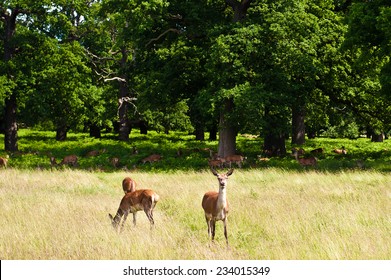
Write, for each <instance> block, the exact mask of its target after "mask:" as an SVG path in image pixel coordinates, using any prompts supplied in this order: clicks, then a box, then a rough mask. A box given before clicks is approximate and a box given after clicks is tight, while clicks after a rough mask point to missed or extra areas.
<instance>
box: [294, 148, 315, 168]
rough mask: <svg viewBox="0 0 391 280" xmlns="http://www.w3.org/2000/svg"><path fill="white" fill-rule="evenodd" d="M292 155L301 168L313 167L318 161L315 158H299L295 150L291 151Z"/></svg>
mask: <svg viewBox="0 0 391 280" xmlns="http://www.w3.org/2000/svg"><path fill="white" fill-rule="evenodd" d="M292 155H293V156H294V157H295V159H296V160H297V162H298V163H299V164H300V165H301V166H304V167H305V166H315V165H316V164H317V161H318V159H317V158H316V157H308V158H299V152H298V150H297V149H292Z"/></svg>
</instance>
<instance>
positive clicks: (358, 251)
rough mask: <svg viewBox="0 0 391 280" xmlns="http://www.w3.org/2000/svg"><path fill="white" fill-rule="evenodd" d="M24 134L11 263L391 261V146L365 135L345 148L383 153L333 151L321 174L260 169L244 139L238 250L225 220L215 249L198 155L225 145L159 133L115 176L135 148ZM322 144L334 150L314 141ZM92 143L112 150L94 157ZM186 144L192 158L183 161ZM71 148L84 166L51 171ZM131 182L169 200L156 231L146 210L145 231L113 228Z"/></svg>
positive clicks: (8, 210) (237, 198)
mask: <svg viewBox="0 0 391 280" xmlns="http://www.w3.org/2000/svg"><path fill="white" fill-rule="evenodd" d="M23 133H26V135H24V136H23V134H22V137H21V141H20V148H21V152H20V153H18V154H13V155H10V158H9V163H10V164H9V166H8V168H7V169H0V212H1V219H0V228H1V235H0V259H49V260H52V259H64V260H74V259H94V260H107V259H116V260H119V259H174V260H176V259H190V260H194V259H197V260H198V259H201V260H204V259H218V260H220V259H272V260H275V259H276V260H281V259H283V260H285V259H288V260H289V259H295V260H308V259H322V260H329V259H332V260H357V259H365V260H368V259H371V260H372V259H390V258H391V235H390V234H389V233H390V232H391V183H390V180H389V177H390V174H389V172H388V169H387V168H389V167H388V165H389V161H388V158H387V157H388V156H389V155H388V150H387V149H388V148H387V146H385V145H389V143H388V142H385V143H381V145H378V147H377V148H376V145H377V144H376V143H374V144H373V145H374V146H375V148H374V146H372V145H370V143H367V142H365V143H366V144H364V140H359V141H358V142H355V143H354V144H351V145H349V146H348V145H346V144H345V146H347V148H348V149H349V150H350V151H352V149H353V147H354V146H353V145H356V146H357V147H358V146H359V145H363V146H364V145H366V146H367V147H371V148H368V149H370V152H368V153H364V152H361V153H360V154H359V156H356V155H355V154H354V153H350V155H349V157H345V158H338V156H334V155H332V154H331V153H329V154H325V155H324V156H323V158H322V159H320V161H319V166H318V167H316V168H308V169H304V168H302V167H300V166H298V164H297V162H295V160H294V159H292V158H290V157H287V158H284V159H273V160H270V161H268V162H256V158H255V157H256V150H255V147H257V146H259V142H257V141H256V140H247V139H240V141H239V147H240V148H241V149H243V150H248V151H249V154H250V155H251V153H253V154H254V155H255V157H254V158H253V159H251V158H250V159H249V161H250V163H247V167H245V168H243V169H238V168H237V169H235V171H234V173H233V175H232V176H231V177H230V179H229V181H228V190H227V192H228V199H229V201H230V206H231V210H230V215H229V219H228V238H229V242H230V247H229V248H228V249H227V248H226V246H225V240H224V235H223V226H222V223H221V222H218V223H217V227H216V241H215V243H213V244H212V243H211V242H210V240H209V239H208V235H207V225H206V222H205V218H204V213H203V210H202V208H201V199H202V196H203V194H204V192H206V191H208V190H217V189H218V182H217V180H216V177H215V176H213V175H212V173H211V172H210V171H209V170H208V168H207V164H206V162H207V161H205V160H204V158H205V156H204V155H202V156H199V157H196V156H195V155H193V153H194V154H196V153H195V152H193V151H199V150H202V149H201V148H202V147H201V145H205V146H206V145H209V146H210V147H214V146H213V145H215V143H211V142H207V141H206V142H202V143H198V144H197V145H199V147H198V146H197V147H194V146H192V145H190V144H189V143H192V142H191V140H188V141H187V142H186V141H179V140H178V141H176V140H175V139H173V138H176V137H178V136H177V135H171V136H170V137H172V138H171V139H168V138H165V137H164V136H163V137H161V138H162V139H160V140H159V141H160V142H159V143H158V144H156V143H154V141H155V140H156V139H154V138H153V137H151V138H150V139H148V141H145V143H144V145H145V146H142V142H141V140H140V139H139V140H140V143H138V148H139V150H140V154H138V155H131V154H129V155H127V157H128V159H127V160H129V162H131V163H127V162H126V161H125V160H124V158H125V159H126V157H125V156H123V157H122V158H121V159H122V162H123V166H122V167H121V168H117V169H113V168H111V167H110V165H109V164H106V162H107V158H108V157H110V156H112V155H113V154H115V153H118V155H123V154H125V153H124V152H122V154H121V153H120V150H121V147H122V149H128V150H129V151H130V150H131V147H132V146H133V145H134V143H127V144H124V143H117V142H115V141H114V140H112V139H102V140H100V142H99V141H98V140H91V139H88V138H87V137H84V136H83V135H81V136H80V135H75V136H74V139H72V138H71V139H70V140H69V141H66V142H62V143H50V141H51V140H49V139H46V140H42V138H44V136H43V135H41V134H39V133H40V132H39V133H38V132H37V133H36V132H34V133H36V134H34V133H33V135H28V134H29V133H30V132H28V131H24V132H23ZM37 134H39V135H38V136H37ZM139 137H140V138H141V137H146V136H139ZM106 141H107V143H106ZM325 141H326V140H325ZM327 141H332V140H329V139H327ZM76 143H77V145H75V144H76ZM91 143H94V144H91ZM109 143H112V146H110V145H109ZM361 143H362V144H361ZM312 144H314V145H320V144H323V145H324V143H311V142H309V144H308V145H312ZM92 145H93V148H94V149H95V148H97V147H105V148H106V149H107V152H106V153H111V154H109V155H101V157H102V158H99V157H98V158H93V159H90V158H87V157H83V153H84V152H86V151H87V150H88V149H90V148H92ZM126 145H127V146H126ZM148 145H150V147H149V148H148ZM159 145H160V146H159ZM180 145H182V147H183V149H185V148H186V149H189V150H190V149H191V151H192V152H191V153H190V154H188V155H186V156H184V158H176V157H175V150H176V149H177V148H178V146H180ZM185 145H188V146H185ZM334 145H335V144H334ZM169 147H172V149H171V150H169ZM357 147H356V149H357V153H358V151H359V148H357ZM147 148H148V149H147ZM244 148H247V149H244ZM72 149H73V150H72ZM144 149H145V150H144ZM123 151H124V150H123ZM148 151H149V152H153V151H156V152H157V151H162V152H164V153H165V157H164V158H163V160H162V162H159V163H156V164H152V165H150V164H145V165H142V164H139V163H138V162H139V159H138V158H141V157H142V156H143V153H147V152H148ZM70 152H78V153H79V155H80V158H81V159H80V165H79V166H78V167H75V168H69V167H59V168H54V169H51V168H50V164H49V161H48V153H50V154H54V155H56V156H59V157H61V155H62V154H67V153H70ZM170 154H172V155H173V156H172V157H171V158H170V157H169V155H170ZM136 157H137V158H136ZM186 157H191V158H192V159H193V162H194V165H190V163H189V162H191V160H190V159H189V158H186ZM206 157H207V155H206ZM361 157H365V160H366V162H368V163H367V164H366V166H365V167H360V168H357V166H355V165H354V162H355V161H356V160H357V158H361ZM133 158H136V159H134V162H132V159H133ZM175 159H176V160H177V161H182V164H179V163H177V162H176V161H175ZM93 160H95V161H97V162H95V163H93V162H92V161H93ZM164 160H166V163H164ZM273 161H274V162H273ZM251 162H252V163H251ZM341 162H342V163H341ZM387 164H388V165H387ZM98 165H101V166H99V167H97V166H98ZM134 165H136V166H134ZM179 165H181V166H180V167H177V166H179ZM249 165H251V166H249ZM280 165H281V166H280ZM93 166H96V167H95V168H92V167H93ZM198 166H202V168H201V167H200V168H199V167H198ZM125 167H126V168H125ZM125 176H130V177H132V178H133V179H135V180H136V181H137V183H138V188H151V189H153V190H155V191H156V192H157V193H158V194H159V195H160V198H161V199H160V201H159V203H158V204H157V206H156V208H155V212H154V216H155V227H154V229H153V230H152V231H151V230H150V228H149V223H148V220H147V218H146V216H145V214H144V213H143V212H139V213H138V224H137V226H136V227H134V226H133V224H132V222H131V218H129V219H128V221H127V224H126V226H125V229H124V231H123V232H122V233H121V234H118V233H117V232H115V231H114V230H113V228H112V226H111V224H110V221H109V218H108V213H111V214H115V212H116V211H117V208H118V205H119V202H120V199H121V198H122V196H123V192H122V186H121V182H122V179H123V178H124V177H125Z"/></svg>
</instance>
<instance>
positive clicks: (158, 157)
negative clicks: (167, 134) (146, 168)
mask: <svg viewBox="0 0 391 280" xmlns="http://www.w3.org/2000/svg"><path fill="white" fill-rule="evenodd" d="M161 159H162V156H161V155H159V154H153V155H150V156H147V157H146V158H144V159H142V160H141V162H142V163H143V164H145V163H146V162H149V163H150V164H152V163H153V162H156V161H159V160H161Z"/></svg>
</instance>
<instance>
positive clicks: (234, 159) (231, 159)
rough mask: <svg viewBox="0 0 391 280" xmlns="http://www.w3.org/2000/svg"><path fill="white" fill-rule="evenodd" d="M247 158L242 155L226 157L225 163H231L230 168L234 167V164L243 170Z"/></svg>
mask: <svg viewBox="0 0 391 280" xmlns="http://www.w3.org/2000/svg"><path fill="white" fill-rule="evenodd" d="M245 159H246V158H245V157H243V156H241V155H232V156H226V157H225V158H224V160H225V162H227V163H229V168H231V167H232V162H234V163H236V165H237V166H238V167H239V168H242V162H244V160H245Z"/></svg>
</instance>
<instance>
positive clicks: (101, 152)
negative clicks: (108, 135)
mask: <svg viewBox="0 0 391 280" xmlns="http://www.w3.org/2000/svg"><path fill="white" fill-rule="evenodd" d="M105 152H106V149H102V150H92V151H89V152H87V154H86V157H96V156H99V155H100V154H103V153H105Z"/></svg>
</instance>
